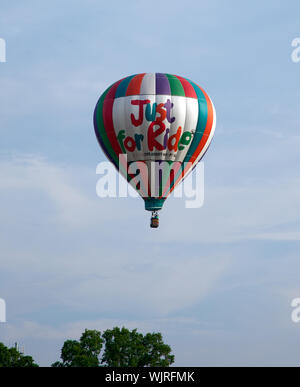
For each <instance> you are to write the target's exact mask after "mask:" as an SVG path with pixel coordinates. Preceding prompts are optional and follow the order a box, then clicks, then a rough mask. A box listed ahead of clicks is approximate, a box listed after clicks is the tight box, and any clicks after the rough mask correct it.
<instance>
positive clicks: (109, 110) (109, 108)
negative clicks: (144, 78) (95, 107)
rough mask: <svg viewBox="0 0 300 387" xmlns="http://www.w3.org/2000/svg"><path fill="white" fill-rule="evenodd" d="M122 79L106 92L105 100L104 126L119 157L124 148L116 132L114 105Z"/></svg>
mask: <svg viewBox="0 0 300 387" xmlns="http://www.w3.org/2000/svg"><path fill="white" fill-rule="evenodd" d="M121 81H122V80H120V81H118V82H116V83H115V84H114V85H113V86H112V87H111V89H110V90H109V92H108V93H107V94H106V97H105V99H104V101H103V124H104V128H105V131H106V134H107V137H108V140H109V142H110V144H111V146H112V148H113V150H114V152H115V154H116V156H117V157H119V154H120V153H123V152H122V149H121V147H120V145H119V143H118V140H117V136H116V133H115V128H114V123H113V105H114V98H115V95H116V91H117V88H118V86H119V84H120V83H121Z"/></svg>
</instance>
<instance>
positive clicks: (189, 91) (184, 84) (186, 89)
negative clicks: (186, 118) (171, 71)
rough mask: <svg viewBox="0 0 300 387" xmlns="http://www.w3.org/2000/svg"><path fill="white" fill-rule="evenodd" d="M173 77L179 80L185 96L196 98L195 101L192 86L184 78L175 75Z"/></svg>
mask: <svg viewBox="0 0 300 387" xmlns="http://www.w3.org/2000/svg"><path fill="white" fill-rule="evenodd" d="M175 76H176V77H177V78H178V79H179V80H180V82H181V84H182V87H183V90H184V94H185V96H186V97H189V98H196V99H197V98H198V97H197V94H196V92H195V90H194V88H193V86H192V85H191V84H190V82H189V81H188V80H186V79H185V78H183V77H180V76H179V75H175Z"/></svg>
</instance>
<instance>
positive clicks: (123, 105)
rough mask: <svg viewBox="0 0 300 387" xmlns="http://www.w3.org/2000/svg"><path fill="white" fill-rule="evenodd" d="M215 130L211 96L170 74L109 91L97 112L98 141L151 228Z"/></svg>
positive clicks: (134, 79) (124, 82)
mask: <svg viewBox="0 0 300 387" xmlns="http://www.w3.org/2000/svg"><path fill="white" fill-rule="evenodd" d="M215 125H216V113H215V108H214V105H213V103H212V101H211V99H210V98H209V96H208V95H207V94H206V92H205V91H204V90H203V89H202V88H201V87H200V86H198V85H197V84H196V83H194V82H192V81H190V80H188V79H186V78H183V77H181V76H177V75H171V74H162V73H143V74H136V75H131V76H128V77H126V78H123V79H121V80H119V81H117V82H115V83H114V84H112V85H111V86H110V87H108V89H107V90H106V91H105V92H104V93H103V94H102V95H101V97H100V98H99V100H98V102H97V105H96V108H95V111H94V128H95V133H96V136H97V139H98V142H99V144H100V146H101V148H102V149H103V151H104V153H105V155H106V156H107V158H108V159H109V160H110V161H111V162H112V163H113V164H114V166H115V167H116V168H117V170H118V171H119V172H120V173H121V174H122V175H123V176H124V177H125V178H126V179H127V181H128V182H129V183H130V184H131V185H132V186H133V187H134V188H135V189H136V190H137V191H138V193H139V194H140V196H141V197H142V198H143V199H144V202H145V209H146V210H147V211H151V212H152V216H151V223H150V226H151V227H152V228H157V227H158V225H159V218H158V211H159V210H161V208H162V206H163V204H164V202H165V200H166V198H167V197H168V196H169V195H170V194H171V192H172V191H173V190H174V188H175V187H176V186H177V185H178V184H179V183H180V182H181V181H182V180H183V179H184V178H185V177H186V176H187V175H188V174H189V172H191V170H192V169H193V168H194V167H195V166H196V164H197V163H198V162H199V161H200V160H201V159H202V157H203V156H204V154H205V152H206V151H207V149H208V147H209V145H210V142H211V140H212V137H213V135H214V130H215Z"/></svg>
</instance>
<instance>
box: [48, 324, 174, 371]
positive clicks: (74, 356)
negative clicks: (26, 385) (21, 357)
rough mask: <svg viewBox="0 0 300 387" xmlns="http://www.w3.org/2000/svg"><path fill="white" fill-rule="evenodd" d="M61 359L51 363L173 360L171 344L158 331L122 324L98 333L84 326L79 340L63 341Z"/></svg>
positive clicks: (124, 364)
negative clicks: (164, 340)
mask: <svg viewBox="0 0 300 387" xmlns="http://www.w3.org/2000/svg"><path fill="white" fill-rule="evenodd" d="M103 345H104V350H103V354H102V357H100V352H101V349H102V346H103ZM61 359H62V361H61V362H56V363H54V364H52V367H99V366H101V365H102V366H108V367H168V366H170V365H171V364H172V363H174V355H171V347H170V346H169V345H167V344H165V343H164V342H163V339H162V335H161V333H147V334H146V335H143V334H142V333H138V332H137V330H136V329H133V330H132V331H130V330H128V329H126V328H124V327H123V328H122V329H120V328H118V327H115V328H113V329H111V330H110V329H107V330H106V331H104V333H103V334H102V335H101V332H99V331H96V330H94V331H89V330H85V332H84V333H83V334H82V336H81V338H80V340H79V341H76V340H67V341H65V343H64V345H63V348H62V350H61Z"/></svg>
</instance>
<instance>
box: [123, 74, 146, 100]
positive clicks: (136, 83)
mask: <svg viewBox="0 0 300 387" xmlns="http://www.w3.org/2000/svg"><path fill="white" fill-rule="evenodd" d="M144 76H145V73H143V74H138V75H136V76H135V77H133V78H132V79H131V81H130V82H129V85H128V86H127V90H126V94H125V95H138V94H140V90H141V85H142V80H143V78H144Z"/></svg>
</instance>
